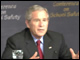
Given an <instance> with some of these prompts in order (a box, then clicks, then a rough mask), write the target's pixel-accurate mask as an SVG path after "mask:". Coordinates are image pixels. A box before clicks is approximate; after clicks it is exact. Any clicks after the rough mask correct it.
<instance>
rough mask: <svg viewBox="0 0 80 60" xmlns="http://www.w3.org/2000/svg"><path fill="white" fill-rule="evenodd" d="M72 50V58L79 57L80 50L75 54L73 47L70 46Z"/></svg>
mask: <svg viewBox="0 0 80 60" xmlns="http://www.w3.org/2000/svg"><path fill="white" fill-rule="evenodd" d="M70 52H71V55H72V59H79V51H78V53H77V54H75V53H74V51H73V49H72V48H70Z"/></svg>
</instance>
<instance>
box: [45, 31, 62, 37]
mask: <svg viewBox="0 0 80 60" xmlns="http://www.w3.org/2000/svg"><path fill="white" fill-rule="evenodd" d="M46 35H47V36H49V37H51V38H57V37H58V38H61V37H63V34H62V33H60V32H56V31H51V30H48V31H47V33H46Z"/></svg>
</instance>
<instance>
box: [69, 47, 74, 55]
mask: <svg viewBox="0 0 80 60" xmlns="http://www.w3.org/2000/svg"><path fill="white" fill-rule="evenodd" d="M70 52H71V54H72V56H74V55H75V53H74V50H73V49H72V48H70Z"/></svg>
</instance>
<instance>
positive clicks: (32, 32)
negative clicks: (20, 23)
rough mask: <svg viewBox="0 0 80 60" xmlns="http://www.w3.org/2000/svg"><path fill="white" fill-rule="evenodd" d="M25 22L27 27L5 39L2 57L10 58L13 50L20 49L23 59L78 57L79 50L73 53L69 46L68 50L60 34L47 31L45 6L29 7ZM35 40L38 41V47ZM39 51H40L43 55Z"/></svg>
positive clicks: (47, 18)
mask: <svg viewBox="0 0 80 60" xmlns="http://www.w3.org/2000/svg"><path fill="white" fill-rule="evenodd" d="M25 23H26V25H27V27H28V28H26V29H24V30H23V31H22V32H19V33H17V34H15V35H13V36H11V37H10V38H9V39H8V40H7V45H6V48H5V51H4V53H3V55H2V58H3V59H12V51H13V50H22V51H23V59H71V58H72V59H79V52H78V53H77V54H75V53H74V51H73V50H72V49H71V48H70V50H69V48H68V47H67V45H66V44H65V41H64V38H63V35H62V34H60V33H57V32H52V31H48V24H49V14H48V11H47V9H46V8H43V7H41V6H39V5H33V6H32V7H30V8H29V9H28V11H27V12H26V21H25ZM37 41H40V48H39V47H37ZM38 48H39V49H41V50H39V49H38ZM39 51H42V55H43V57H41V56H42V55H41V53H40V52H39ZM70 52H71V53H70Z"/></svg>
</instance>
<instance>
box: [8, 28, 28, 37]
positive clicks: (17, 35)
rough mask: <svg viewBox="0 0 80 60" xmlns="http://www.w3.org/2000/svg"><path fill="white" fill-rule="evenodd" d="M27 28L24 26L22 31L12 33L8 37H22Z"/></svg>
mask: <svg viewBox="0 0 80 60" xmlns="http://www.w3.org/2000/svg"><path fill="white" fill-rule="evenodd" d="M27 30H29V29H27V28H25V29H23V30H22V31H20V32H17V33H15V34H13V35H12V36H10V37H9V38H18V37H19V38H20V37H24V34H25V33H26V31H27Z"/></svg>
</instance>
